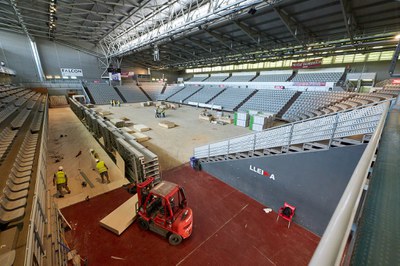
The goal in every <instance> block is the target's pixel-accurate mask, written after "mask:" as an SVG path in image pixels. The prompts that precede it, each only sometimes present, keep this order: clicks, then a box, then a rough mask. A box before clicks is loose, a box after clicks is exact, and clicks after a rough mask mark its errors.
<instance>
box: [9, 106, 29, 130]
mask: <svg viewBox="0 0 400 266" xmlns="http://www.w3.org/2000/svg"><path fill="white" fill-rule="evenodd" d="M30 113H31V110H28V109H24V110H22V111H21V112H20V113H19V114H18V115H17V116H16V117H15V118H14V119H13V121H11V128H12V129H18V128H20V127H22V125H23V124H24V123H25V120H26V119H27V118H28V116H29V114H30Z"/></svg>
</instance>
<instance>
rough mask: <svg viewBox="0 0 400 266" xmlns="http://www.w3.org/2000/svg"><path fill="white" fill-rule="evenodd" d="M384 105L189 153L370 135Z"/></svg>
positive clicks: (202, 155)
mask: <svg viewBox="0 0 400 266" xmlns="http://www.w3.org/2000/svg"><path fill="white" fill-rule="evenodd" d="M386 105H387V104H386V103H385V101H383V102H379V103H374V104H370V105H366V106H361V107H358V108H354V109H350V110H346V111H341V112H338V113H334V114H329V115H325V116H321V117H317V118H312V119H307V120H302V121H298V122H294V123H291V124H287V125H283V126H279V127H274V128H271V129H268V130H265V131H262V132H258V133H251V134H247V135H244V136H240V137H237V138H232V139H229V140H224V141H221V142H217V143H212V144H208V145H204V146H201V147H197V148H195V149H194V153H193V154H194V157H196V158H199V159H200V158H207V157H213V156H219V155H227V154H233V153H238V152H251V151H256V150H261V149H268V148H274V147H283V146H289V145H294V144H300V143H307V142H316V141H322V140H329V142H332V141H333V139H335V138H343V137H348V136H354V135H359V134H371V133H373V132H374V131H375V128H376V126H377V124H378V122H379V121H380V119H381V116H382V113H383V112H384V110H385V108H386V107H385V106H386ZM328 147H329V146H328Z"/></svg>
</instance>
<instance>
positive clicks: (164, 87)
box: [161, 82, 167, 94]
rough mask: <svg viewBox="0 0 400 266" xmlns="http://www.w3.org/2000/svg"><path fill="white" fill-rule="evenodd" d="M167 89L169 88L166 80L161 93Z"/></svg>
mask: <svg viewBox="0 0 400 266" xmlns="http://www.w3.org/2000/svg"><path fill="white" fill-rule="evenodd" d="M166 89H167V83H166V82H165V83H164V86H163V88H162V90H161V94H164V92H165V90H166Z"/></svg>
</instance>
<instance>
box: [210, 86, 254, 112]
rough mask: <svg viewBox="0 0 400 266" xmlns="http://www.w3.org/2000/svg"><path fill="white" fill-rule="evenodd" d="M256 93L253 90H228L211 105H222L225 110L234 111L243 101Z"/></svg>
mask: <svg viewBox="0 0 400 266" xmlns="http://www.w3.org/2000/svg"><path fill="white" fill-rule="evenodd" d="M252 92H254V90H252V89H240V88H229V87H228V88H226V90H225V91H223V92H222V93H221V94H220V95H218V96H217V97H216V98H215V99H213V100H212V101H211V102H209V103H210V104H214V105H220V106H222V107H223V109H224V110H228V111H233V110H234V109H235V107H237V106H238V105H239V104H240V103H241V102H242V101H243V100H245V99H246V98H247V97H248V96H250V94H251V93H252Z"/></svg>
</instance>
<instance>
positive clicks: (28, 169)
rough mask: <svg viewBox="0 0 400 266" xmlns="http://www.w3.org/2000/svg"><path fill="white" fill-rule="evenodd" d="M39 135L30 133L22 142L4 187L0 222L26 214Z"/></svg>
mask: <svg viewBox="0 0 400 266" xmlns="http://www.w3.org/2000/svg"><path fill="white" fill-rule="evenodd" d="M38 136H39V135H38V134H30V133H28V134H27V136H26V137H25V139H24V142H23V143H22V146H21V148H20V150H19V153H18V156H17V158H16V160H15V162H14V165H13V167H12V169H11V172H10V174H9V176H8V179H7V182H6V186H5V188H4V189H3V193H4V198H3V199H2V200H1V202H0V205H1V207H0V224H3V225H5V224H8V223H10V222H17V221H20V220H22V218H23V217H24V215H25V205H26V198H27V197H28V190H29V183H30V180H31V176H32V167H33V161H34V158H35V152H36V144H37V140H38Z"/></svg>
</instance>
